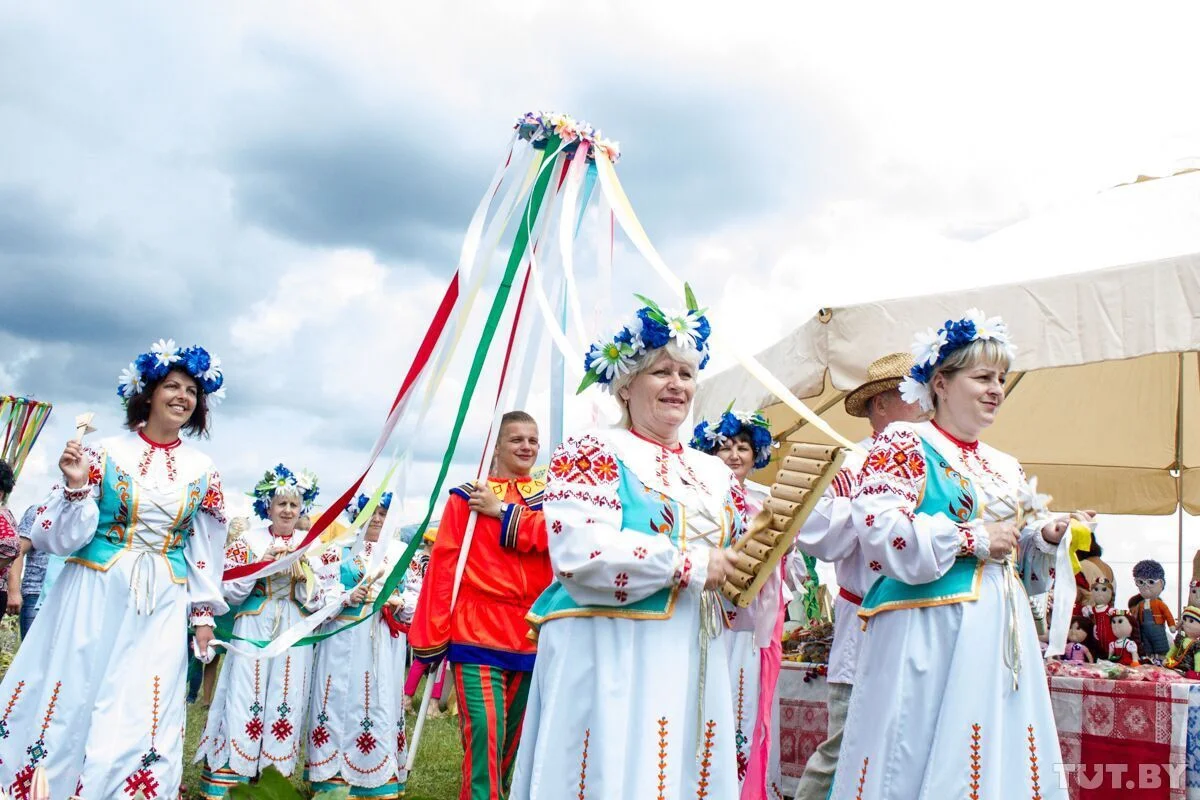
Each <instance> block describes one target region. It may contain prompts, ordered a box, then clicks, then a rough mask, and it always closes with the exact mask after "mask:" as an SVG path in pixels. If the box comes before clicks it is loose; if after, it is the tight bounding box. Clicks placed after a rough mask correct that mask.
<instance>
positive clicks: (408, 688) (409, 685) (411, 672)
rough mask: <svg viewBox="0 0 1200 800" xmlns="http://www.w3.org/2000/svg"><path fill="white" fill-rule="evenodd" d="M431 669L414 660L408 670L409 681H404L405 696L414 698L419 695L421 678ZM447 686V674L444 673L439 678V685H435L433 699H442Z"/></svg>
mask: <svg viewBox="0 0 1200 800" xmlns="http://www.w3.org/2000/svg"><path fill="white" fill-rule="evenodd" d="M428 667H429V665H428V664H424V663H422V662H420V661H416V660H414V661H413V663H412V666H411V667H409V668H408V679H407V680H405V681H404V694H405V695H407V696H408V697H412V696H413V695H415V694H416V693H417V684H419V683H420V682H421V676H422V675H424V674H425V670H426V669H427V668H428ZM445 685H446V673H445V672H443V673H442V674H441V675H439V676H438V680H437V683H435V684H433V699H434V700H441V699H442V689H443V688H444V687H445Z"/></svg>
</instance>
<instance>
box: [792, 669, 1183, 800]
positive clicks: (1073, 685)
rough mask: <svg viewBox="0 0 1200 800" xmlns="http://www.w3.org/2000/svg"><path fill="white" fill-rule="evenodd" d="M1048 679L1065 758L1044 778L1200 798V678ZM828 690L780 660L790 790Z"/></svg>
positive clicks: (1119, 798)
mask: <svg viewBox="0 0 1200 800" xmlns="http://www.w3.org/2000/svg"><path fill="white" fill-rule="evenodd" d="M806 678H807V680H805V679H806ZM1049 683H1050V701H1051V703H1052V704H1053V706H1054V718H1055V722H1056V724H1057V725H1058V731H1059V742H1060V744H1061V747H1062V758H1061V762H1060V763H1047V764H1046V766H1045V768H1044V771H1043V775H1044V776H1045V780H1047V781H1060V780H1063V781H1066V783H1067V787H1068V791H1069V794H1070V797H1071V800H1184V798H1187V800H1200V683H1191V682H1187V683H1153V682H1149V681H1133V680H1121V681H1111V680H1102V679H1091V678H1077V677H1066V676H1058V675H1056V676H1051V677H1050V678H1049ZM828 694H829V690H828V687H827V685H826V683H825V678H824V677H823V676H822V675H821V674H820V672H819V668H818V667H817V665H814V664H802V663H795V662H784V664H783V670H782V672H781V673H780V677H779V750H780V772H781V773H782V775H783V788H784V792H785V794H786V795H787V796H791V795H792V794H793V793H794V792H795V789H796V784H797V782H798V781H799V779H800V776H801V775H802V774H803V772H804V764H805V762H807V761H808V758H809V756H810V755H812V753H813V751H814V750H815V749H816V748H817V746H818V745H820V743H821V742H822V741H824V740H825V735H826V731H827V727H828V724H829V711H828V707H827V701H828ZM968 702H969V701H968ZM1064 765H1065V766H1064Z"/></svg>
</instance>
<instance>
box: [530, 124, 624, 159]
mask: <svg viewBox="0 0 1200 800" xmlns="http://www.w3.org/2000/svg"><path fill="white" fill-rule="evenodd" d="M515 127H516V129H517V135H518V136H520V137H521V138H522V139H524V140H526V141H527V142H529V143H530V144H531V145H533V146H534V148H536V149H538V150H544V149H545V148H546V143H547V142H549V141H550V137H551V136H557V137H558V138H559V139H561V140H562V142H563V152H566V153H572V152H574V151H575V150H576V149H578V147H579V145H580V144H585V145H587V146H588V159H589V160H593V161H594V160H595V157H594V156H593V155H592V153H594V152H595V151H596V150H601V151H603V152H604V154H605V155H606V156H608V160H609V161H611V162H613V163H614V164H615V163H617V160H618V159H620V158H621V145H620V143H618V142H614V141H611V140H609V139H605V138H604V137H603V136H601V135H600V131H599V130H597V129H596V128H594V127H592V126H591V125H590V124H588V123H586V122H581V121H577V120H575V118H573V117H572V116H570V115H569V114H561V113H559V112H557V111H530V112H528V113H527V114H525V116H523V117H519V118H518V119H517V124H516V126H515Z"/></svg>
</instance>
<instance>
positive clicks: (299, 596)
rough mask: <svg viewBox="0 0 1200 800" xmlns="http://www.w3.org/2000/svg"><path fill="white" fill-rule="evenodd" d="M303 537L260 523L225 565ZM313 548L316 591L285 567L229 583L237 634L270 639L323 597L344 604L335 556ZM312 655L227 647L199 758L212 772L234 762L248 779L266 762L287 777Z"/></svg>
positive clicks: (228, 553) (230, 549)
mask: <svg viewBox="0 0 1200 800" xmlns="http://www.w3.org/2000/svg"><path fill="white" fill-rule="evenodd" d="M302 537H303V534H302V533H301V532H299V531H297V532H295V533H293V534H292V535H290V536H286V537H284V536H275V535H273V534H272V533H271V526H270V524H269V523H267V522H265V521H264V522H258V523H257V524H254V525H252V526H251V527H250V528H248V529H247V530H246V531H245V532H244V533H242V535H241V536H239V537H238V538H237V539H234V540H233V541H232V542H230V543H229V544H228V545H227V546H226V548H225V568H226V569H229V568H230V567H234V566H240V565H243V564H251V563H254V562H256V561H261V560H263V559H264V558H266V554H267V552H268V551H269V550H270V549H271V548H273V547H275V548H279V547H291V546H292V545H293V543H294V542H299V540H300V539H301V538H302ZM312 552H313V550H312V549H310V550H309V552H308V553H306V554H305V556H304V558H303V561H304V562H305V563H306V564H307V565H308V567H309V568H310V569H311V570H312V572H313V575H314V576H315V580H314V581H312V582H311V585H312V590H311V592H310V590H309V585H310V582H309V581H308V580H306V578H305V577H304V576H303V575H300V576H296V575H294V574H293V572H292V571H287V570H285V571H283V572H277V573H275V574H272V575H268V576H267V577H265V578H257V579H256V578H254V577H248V578H240V579H235V580H231V581H226V583H225V599H226V600H227V601H228V602H229V605H230V607H231V608H232V609H233V611H234V613H235V614H236V619H235V621H234V624H233V632H234V634H236V635H237V636H240V637H242V638H244V639H251V640H259V641H266V640H271V639H273V638H275V637H277V636H278V635H279V633H280V632H281V631H286V630H288V629H289V628H291V627H292V626H293V625H295V624H297V623H298V622H300V620H301V618H302V617H303V616H304V615H307V614H311V613H313V612H315V611H318V610H320V609H321V608H322V606H324V605H325V603H326V602H341V599H340V598H341V596H342V592H341V587H340V585H338V584H337V569H336V561H334V562H332V563H323V562H322V560H321V559H320V558H319V557H316V556H314V555H312ZM295 566H296V567H298V566H299V562H297V564H296V565H295ZM312 660H313V648H312V645H306V646H303V647H291V648H288V649H287V650H286V651H284V652H283V653H282V654H281V655H278V656H275V657H274V658H266V659H253V658H250V657H248V656H244V655H241V654H239V653H236V652H230V653H228V654H227V655H226V656H225V661H224V664H223V665H222V667H221V674H220V677H219V678H218V679H217V688H216V691H215V692H214V693H213V703H212V707H211V708H210V709H209V712H208V721H207V724H206V725H205V727H204V734H203V736H202V737H201V739H200V746H199V748H198V750H197V751H196V758H195V761H197V762H199V761H201V760H207V762H208V768H209V770H218V769H222V768H229V769H232V770H233V771H234V772H236V773H237V774H238V775H242V776H246V777H253V776H255V775H257V774H258V773H259V772H261V771H262V770H264V769H266V768H267V767H268V766H274V767H275V768H276V769H278V770H279V771H280V772H282V773H283V774H284V775H290V774H291V773H292V771H293V770H294V769H295V767H296V761H297V758H298V756H299V755H300V750H301V747H302V745H303V742H304V714H305V712H306V711H307V709H308V696H309V687H310V685H311V682H312Z"/></svg>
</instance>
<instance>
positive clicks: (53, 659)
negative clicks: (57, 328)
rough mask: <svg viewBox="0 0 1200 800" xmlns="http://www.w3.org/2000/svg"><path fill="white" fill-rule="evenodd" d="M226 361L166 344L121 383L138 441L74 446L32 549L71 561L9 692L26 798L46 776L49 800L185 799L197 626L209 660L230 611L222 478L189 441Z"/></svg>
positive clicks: (2, 772)
mask: <svg viewBox="0 0 1200 800" xmlns="http://www.w3.org/2000/svg"><path fill="white" fill-rule="evenodd" d="M219 363H220V362H219V361H218V360H217V359H215V358H212V357H210V356H209V354H208V353H207V352H205V351H204V350H203V349H202V348H199V347H190V348H187V349H181V348H178V347H176V346H175V342H174V341H166V342H164V341H161V340H160V341H159V342H158V343H157V344H155V346H154V347H153V348H152V350H151V351H150V352H149V353H145V354H143V355H141V356H139V357H138V359H137V360H136V361H135V362H134V363H133V364H131V365H130V366H129V369H128V370H126V372H125V373H124V374H123V375H122V376H121V386H120V389H119V392H120V395H121V397H122V399H123V400H124V402H125V410H126V423H127V426H128V428H129V432H128V433H125V434H122V435H117V436H113V437H111V438H107V439H102V440H101V441H99V442H97V443H96V445H95V446H94V447H84V446H83V445H82V444H80V443H79V442H78V441H75V442H70V443H68V444H67V446H66V448H65V449H64V450H63V454H62V457H61V458H60V459H59V462H58V465H59V468H60V469H61V470H62V474H63V485H62V486H58V487H55V488H54V490H52V491H51V493H50V496H49V497H48V498H47V499H46V500H45V501H44V502H43V503H42V505H41V506H39V507H38V509H37V517H36V520H35V522H34V525H33V529H32V531H31V535H30V539H31V541H32V543H33V546H34V547H36V548H37V549H38V550H43V551H46V552H49V553H52V554H55V555H60V556H68V558H67V563H66V565H65V566H64V567H63V570H62V574H61V576H60V577H59V578H58V580H57V581H56V583H55V585H54V588H53V590H52V591H51V592H50V593H49V596H48V597H47V598H46V600H45V601H44V604H43V606H42V609H41V611H40V612H39V617H40V618H41V620H42V621H41V622H40V623H38V624H37V625H36V626H34V627H33V628H32V629H31V630H30V632H29V636H28V637H27V638H26V639H25V641H24V642H23V643H22V644H21V648H20V650H19V651H18V652H17V655H16V658H15V659H14V660H13V663H12V666H11V667H9V670H8V673H7V674H6V675H5V676H4V682H3V684H0V697H2V698H3V699H2V702H3V706H2V708H3V711H2V712H0V713H2V714H3V716H2V717H0V776H2V781H0V782H2V785H3V787H4V788H5V789H6V790H8V791H9V792H10V793H11V794H13V795H14V796H16V797H27V796H28V795H29V792H30V790H31V787H32V785H33V784H34V783H35V781H36V782H38V783H42V781H41V777H42V773H43V772H44V774H45V777H46V778H48V781H49V784H48V786H49V788H48V794H47V795H46V796H48V797H56V798H57V797H67V796H69V795H72V794H75V795H78V796H80V797H83V798H88V799H89V800H92V799H93V798H95V800H100V799H101V798H103V799H104V800H107V799H108V798H112V797H128V796H131V795H133V794H135V793H137V792H138V791H140V792H141V793H142V794H143V796H145V797H147V798H155V797H171V798H173V797H175V796H177V795H178V793H179V784H180V780H181V778H182V775H183V737H182V736H181V735H180V731H181V730H183V725H184V719H185V708H186V707H185V704H184V694H185V691H184V689H185V686H184V684H185V681H186V674H187V627H188V622H189V621H190V622H191V624H192V625H194V626H195V633H196V643H197V645H198V650H199V651H200V652H201V653H205V654H206V655H211V652H210V648H209V646H208V643H209V642H210V641H211V640H212V625H213V618H214V614H221V613H224V611H225V602H224V600H223V599H222V598H221V589H220V586H221V583H220V581H221V573H220V569H221V563H220V562H221V557H220V554H221V548H222V546H223V544H224V541H225V518H224V500H223V497H222V495H221V479H220V476H219V475H218V474H217V471H216V469H215V468H214V467H213V464H212V461H211V460H209V458H208V457H207V456H205V455H204V454H203V453H201V452H199V451H198V450H196V449H195V448H193V447H191V446H190V445H187V444H184V443H183V441H182V440H181V439H180V438H179V435H180V432H181V431H184V432H186V433H189V434H191V435H193V436H201V435H204V434H205V433H206V432H207V428H208V411H209V402H210V400H211V399H212V398H213V395H214V393H216V392H218V391H219V390H221V386H222V383H223V377H222V376H221V371H220V369H219V367H218V365H219ZM218 397H219V395H218ZM35 772H36V773H37V774H36V775H35ZM42 785H43V788H45V783H42Z"/></svg>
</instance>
